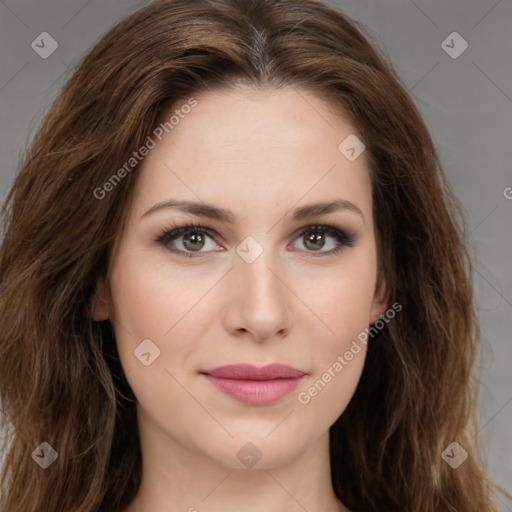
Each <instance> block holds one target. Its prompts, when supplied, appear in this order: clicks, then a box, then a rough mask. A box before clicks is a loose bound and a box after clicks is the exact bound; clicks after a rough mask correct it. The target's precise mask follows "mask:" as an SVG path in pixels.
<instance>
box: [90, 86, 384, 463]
mask: <svg viewBox="0 0 512 512" xmlns="http://www.w3.org/2000/svg"><path fill="white" fill-rule="evenodd" d="M240 91H241V92H235V91H233V90H221V91H218V92H215V93H212V92H209V93H203V94H199V95H194V98H195V100H196V101H197V104H195V106H194V108H190V109H188V108H186V109H183V110H180V112H181V115H180V116H179V122H178V123H176V124H174V125H173V128H172V130H169V133H168V134H166V133H165V131H164V136H162V140H161V141H159V140H158V138H157V137H155V136H153V139H154V141H155V142H156V146H155V147H154V148H153V149H150V150H149V153H148V154H147V156H146V157H145V158H144V159H143V161H142V163H141V165H140V166H139V168H138V169H137V170H136V171H133V172H136V173H138V174H140V175H139V176H138V181H137V184H136V191H135V196H134V201H133V204H132V206H131V210H130V211H129V212H128V215H129V217H128V221H127V225H126V230H125V232H124V233H123V235H122V237H121V238H120V239H119V240H118V245H117V247H116V250H115V252H114V254H113V255H112V260H111V268H110V270H111V272H110V278H109V286H110V290H111V296H110V297H111V309H110V313H109V312H108V311H107V310H106V309H105V306H102V303H101V301H99V302H98V303H97V304H96V305H95V309H94V311H95V313H94V315H95V318H96V319H101V318H105V317H107V316H110V318H111V320H112V323H113V325H114V329H115V335H116V341H117V346H118V350H119V354H120V358H121V363H122V366H123V368H124V371H125V373H126V376H127V379H128V382H129V384H130V386H131V388H132V389H133V392H134V394H135V396H136V398H137V402H138V405H137V407H138V415H139V424H140V425H141V426H142V428H141V431H142V432H146V433H151V435H152V436H156V437H159V438H160V439H165V440H166V441H169V443H172V444H174V445H176V446H180V447H181V448H183V449H184V450H186V451H188V452H189V453H194V454H195V455H196V456H197V455H203V456H207V457H209V458H210V459H212V460H213V461H216V462H217V463H220V464H222V465H224V466H228V467H232V468H243V467H244V466H245V467H250V466H251V465H252V464H254V462H253V461H256V462H257V464H258V467H259V468H271V467H275V466H277V465H280V464H284V463H287V462H292V461H293V459H294V458H295V457H296V456H297V455H298V454H300V453H304V452H305V451H306V450H308V448H311V447H312V446H314V444H315V443H318V442H319V441H321V440H325V438H326V436H327V433H328V429H329V427H330V426H331V425H332V424H333V423H334V421H335V420H336V419H337V418H338V417H339V416H340V414H342V412H343V411H344V409H345V408H346V406H347V404H348V402H349V400H350V398H351V397H352V395H353V393H354V391H355V388H356V386H357V383H358V380H359V378H360V375H361V371H362V368H363V364H364V360H365V355H366V350H365V345H364V343H361V341H360V339H361V337H360V338H359V339H358V335H360V334H361V332H364V330H365V328H367V327H368V325H369V324H370V323H371V322H374V321H375V320H376V319H377V318H378V317H379V316H380V315H381V314H382V313H384V310H385V308H386V305H385V300H384V290H382V289H379V290H376V276H377V274H376V270H377V255H376V245H375V237H374V224H373V220H372V200H371V183H370V178H369V173H368V168H367V162H366V159H365V153H364V152H363V153H362V154H360V156H358V157H357V154H358V152H359V151H360V150H361V147H360V146H357V140H356V139H355V138H354V135H352V136H351V138H349V139H347V141H346V142H344V143H343V144H341V143H342V142H343V141H345V139H346V138H347V137H348V136H350V135H351V134H354V129H353V128H352V127H351V126H350V125H349V124H348V123H347V121H345V120H344V119H342V118H340V117H339V116H336V115H335V114H334V113H333V111H332V109H330V108H329V106H328V105H327V104H326V103H324V102H322V100H321V99H319V98H318V97H316V96H314V95H311V94H310V93H308V92H307V91H305V90H301V89H292V88H285V89H281V90H279V91H275V90H265V91H263V90H260V91H256V90H254V89H249V88H240ZM185 104H187V99H185V100H184V101H183V102H182V103H180V104H178V105H176V107H175V108H174V109H173V111H169V112H167V113H166V115H165V116H163V118H162V121H163V122H165V121H167V120H168V119H169V118H170V116H171V115H172V114H173V113H174V110H175V109H177V108H178V109H179V108H180V106H181V105H185ZM189 104H192V103H190V102H189ZM185 111H186V112H188V113H187V114H186V115H185V114H184V113H183V112H185ZM174 121H175V120H174ZM168 126H169V125H168ZM340 144H341V149H340ZM151 145H152V144H151ZM351 148H353V149H354V150H352V149H351ZM354 157H357V158H355V159H354ZM171 203H172V204H171ZM326 204H330V205H331V206H329V207H325V206H324V205H326ZM173 205H174V206H173ZM315 205H316V206H315ZM190 225H192V226H194V225H195V226H200V228H197V227H191V228H188V229H187V230H183V232H180V233H176V232H174V233H173V232H172V230H173V229H174V228H176V227H177V228H182V227H187V226H190ZM325 225H330V226H333V229H332V231H329V230H328V229H327V230H326V228H324V227H322V226H325ZM315 226H317V227H315ZM99 286H100V288H101V286H102V284H101V282H100V283H99ZM354 342H355V344H354ZM356 346H357V347H359V350H357V349H356V348H355V347H356ZM348 352H349V353H351V354H352V357H350V356H349V355H348V354H347V353H348ZM342 361H343V362H342ZM336 363H338V364H336ZM275 364H279V365H287V366H288V367H291V368H292V369H294V371H291V370H290V368H288V369H286V368H279V367H275V366H274V367H270V368H268V369H267V371H261V372H259V371H258V368H260V367H263V366H267V365H275ZM230 365H251V366H249V367H243V366H242V367H239V368H227V369H226V368H225V369H220V370H218V371H214V370H215V369H217V368H219V367H225V366H230ZM340 366H341V369H340ZM258 379H261V380H258ZM247 443H251V444H247ZM258 459H259V460H258Z"/></svg>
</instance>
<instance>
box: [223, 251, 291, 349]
mask: <svg viewBox="0 0 512 512" xmlns="http://www.w3.org/2000/svg"><path fill="white" fill-rule="evenodd" d="M241 245H242V244H241ZM242 254H243V253H242ZM249 261H250V260H249V259H244V257H243V256H241V257H238V256H237V257H236V261H235V263H234V269H233V279H234V296H232V301H231V308H232V314H231V316H230V318H231V321H232V322H233V321H234V322H235V323H234V324H232V325H231V328H235V329H238V330H240V329H242V330H244V331H250V332H252V334H253V335H254V336H255V337H256V338H257V339H262V338H266V337H269V336H272V335H273V334H277V333H279V332H282V331H283V330H287V329H289V327H290V320H291V312H290V307H291V304H290V296H289V293H287V291H286V288H285V286H284V285H283V283H282V282H281V281H280V279H279V278H278V276H279V274H280V273H281V272H282V270H281V269H282V266H281V265H280V264H279V262H278V259H277V257H276V255H275V253H274V251H272V250H271V249H264V250H263V251H262V252H261V253H260V254H259V255H258V256H257V257H256V259H254V260H253V261H251V262H249ZM283 280H284V279H283Z"/></svg>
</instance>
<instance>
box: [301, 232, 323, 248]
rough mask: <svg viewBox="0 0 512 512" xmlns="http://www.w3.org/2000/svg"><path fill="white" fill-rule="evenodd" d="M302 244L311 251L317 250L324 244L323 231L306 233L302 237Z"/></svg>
mask: <svg viewBox="0 0 512 512" xmlns="http://www.w3.org/2000/svg"><path fill="white" fill-rule="evenodd" d="M303 242H304V246H305V247H307V248H308V249H311V250H312V251H318V250H319V249H322V247H323V246H324V245H325V237H324V234H323V233H311V234H306V235H304V237H303Z"/></svg>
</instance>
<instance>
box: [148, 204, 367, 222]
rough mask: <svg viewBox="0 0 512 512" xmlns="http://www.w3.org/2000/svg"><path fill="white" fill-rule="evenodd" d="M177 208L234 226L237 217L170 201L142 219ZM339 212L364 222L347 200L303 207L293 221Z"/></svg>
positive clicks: (222, 210) (215, 208) (221, 210)
mask: <svg viewBox="0 0 512 512" xmlns="http://www.w3.org/2000/svg"><path fill="white" fill-rule="evenodd" d="M168 208H176V209H178V210H181V211H183V212H186V213H191V214H192V215H196V216H198V217H206V218H209V219H213V220H218V221H220V222H224V223H227V224H234V223H235V221H236V219H237V215H236V214H235V213H234V212H233V211H231V210H229V209H226V208H219V207H218V206H214V205H212V204H207V203H203V202H197V201H186V200H178V199H168V200H166V201H162V202H161V203H157V204H155V205H153V206H152V207H151V208H150V209H149V210H148V211H147V212H145V213H144V214H143V215H142V217H141V218H144V217H146V216H148V215H150V214H151V213H154V212H157V211H159V210H163V209H168ZM338 210H349V211H352V212H354V213H357V214H359V215H361V217H362V218H363V221H364V215H363V212H362V211H361V209H360V208H359V207H358V206H357V205H355V204H354V203H352V202H350V201H347V200H346V199H335V200H333V201H326V202H320V203H314V204H309V205H306V206H301V207H300V208H297V209H296V210H295V211H294V212H293V216H292V220H295V221H297V220H302V219H305V218H308V217H315V216H318V215H324V214H327V213H331V212H334V211H338Z"/></svg>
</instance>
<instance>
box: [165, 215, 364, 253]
mask: <svg viewBox="0 0 512 512" xmlns="http://www.w3.org/2000/svg"><path fill="white" fill-rule="evenodd" d="M189 232H195V233H201V234H203V235H207V236H208V237H210V238H212V239H213V238H215V235H216V234H215V232H214V231H212V230H210V229H208V228H207V227H205V226H202V225H201V224H196V223H191V224H188V225H186V226H182V227H180V226H177V225H172V226H170V227H169V228H167V229H164V231H163V233H162V234H161V235H159V236H158V237H157V238H156V239H155V242H157V243H158V244H160V245H162V246H164V247H166V249H167V250H168V251H169V252H171V253H173V254H177V255H178V256H180V257H184V258H201V257H202V256H201V254H203V253H200V252H197V253H194V252H187V251H181V250H177V249H172V248H170V247H169V245H168V244H169V242H172V241H174V240H176V239H178V238H179V237H180V235H183V234H186V233H189ZM310 232H313V233H325V234H328V235H331V236H332V237H334V238H335V239H336V240H337V241H338V243H339V245H338V246H337V247H336V248H335V249H331V250H330V251H326V252H321V253H318V254H314V252H313V251H306V252H308V253H310V256H311V257H313V258H319V257H324V256H332V255H334V254H337V253H338V252H340V251H341V250H342V249H343V246H346V247H352V246H353V245H354V242H355V237H354V236H351V235H348V234H347V233H345V232H344V231H342V230H340V229H339V228H337V227H336V226H334V225H332V224H329V223H324V224H312V225H310V226H306V227H305V228H303V229H302V230H301V231H300V232H299V234H298V235H297V237H296V238H298V237H301V236H303V235H304V234H306V233H310Z"/></svg>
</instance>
